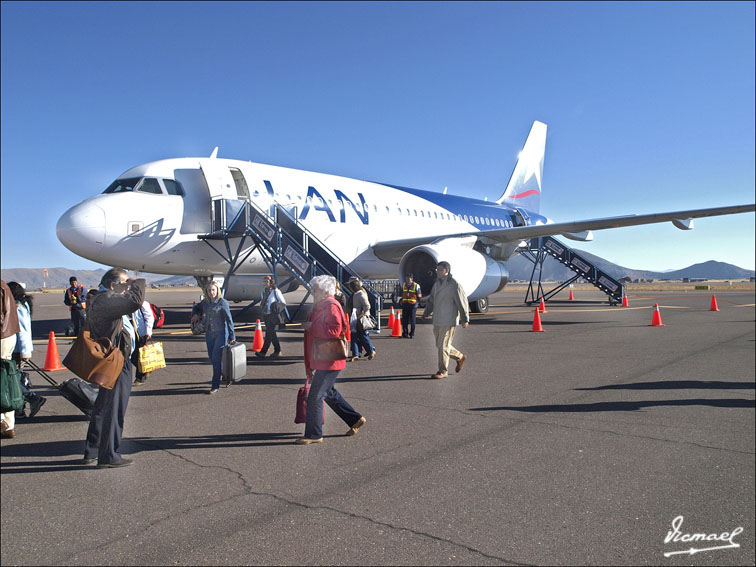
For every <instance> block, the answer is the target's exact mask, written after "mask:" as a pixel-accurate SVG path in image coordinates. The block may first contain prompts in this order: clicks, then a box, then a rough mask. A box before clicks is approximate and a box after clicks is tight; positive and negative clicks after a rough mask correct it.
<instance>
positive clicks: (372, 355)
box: [367, 351, 375, 360]
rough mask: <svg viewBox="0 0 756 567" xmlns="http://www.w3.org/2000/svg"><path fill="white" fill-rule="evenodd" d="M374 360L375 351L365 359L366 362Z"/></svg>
mask: <svg viewBox="0 0 756 567" xmlns="http://www.w3.org/2000/svg"><path fill="white" fill-rule="evenodd" d="M374 358H375V351H373V352H371V353H370V354H369V355H368V357H367V359H368V360H373V359H374Z"/></svg>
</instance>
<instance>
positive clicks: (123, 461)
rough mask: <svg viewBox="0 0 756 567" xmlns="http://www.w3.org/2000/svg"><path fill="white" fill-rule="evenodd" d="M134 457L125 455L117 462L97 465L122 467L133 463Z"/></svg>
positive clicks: (101, 466)
mask: <svg viewBox="0 0 756 567" xmlns="http://www.w3.org/2000/svg"><path fill="white" fill-rule="evenodd" d="M133 462H134V460H133V459H127V458H125V457H121V460H120V461H116V462H115V463H100V464H99V465H97V468H98V469H117V468H120V467H128V466H129V465H130V464H131V463H133Z"/></svg>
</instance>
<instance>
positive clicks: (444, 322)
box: [423, 262, 470, 378]
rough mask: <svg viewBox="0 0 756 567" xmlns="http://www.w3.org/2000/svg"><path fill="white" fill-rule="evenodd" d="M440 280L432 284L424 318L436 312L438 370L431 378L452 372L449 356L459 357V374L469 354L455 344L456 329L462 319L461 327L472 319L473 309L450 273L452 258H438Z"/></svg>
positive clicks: (434, 331) (435, 329)
mask: <svg viewBox="0 0 756 567" xmlns="http://www.w3.org/2000/svg"><path fill="white" fill-rule="evenodd" d="M436 275H437V276H438V280H437V281H436V283H434V284H433V288H432V289H431V292H430V294H429V295H428V299H427V300H426V302H425V311H424V313H423V319H427V318H428V316H429V315H430V314H431V313H432V314H433V336H434V337H435V338H436V348H438V372H436V373H435V374H433V376H431V378H446V377H447V376H448V375H449V359H450V358H453V359H454V360H456V361H457V367H456V368H455V369H454V371H455V372H456V373H457V374H459V372H461V371H462V365H463V364H464V363H465V360H467V357H466V356H465V355H464V354H462V353H461V352H460V351H458V350H457V349H456V348H454V345H452V340H453V339H454V331H455V330H456V329H457V325H458V324H459V322H460V321H461V323H462V328H466V327H467V325H468V323H469V322H470V311H469V307H468V304H467V295H465V290H463V289H462V286H461V285H459V282H457V280H455V279H454V278H452V277H451V266H450V265H449V262H439V263H438V266H437V267H436Z"/></svg>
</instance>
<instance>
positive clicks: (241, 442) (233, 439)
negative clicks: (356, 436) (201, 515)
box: [0, 431, 342, 475]
mask: <svg viewBox="0 0 756 567" xmlns="http://www.w3.org/2000/svg"><path fill="white" fill-rule="evenodd" d="M300 437H302V432H301V431H299V432H291V433H275V432H272V433H245V434H240V435H201V436H196V437H129V438H128V439H124V440H123V447H122V449H121V454H123V455H134V454H138V453H142V452H145V451H165V450H180V449H212V448H222V449H227V448H229V447H276V446H280V445H294V441H296V440H297V439H299V438H300ZM324 437H342V435H325V436H324ZM83 449H84V441H83V440H77V441H51V442H47V443H26V444H16V445H7V446H3V457H41V458H47V459H49V458H50V457H67V456H70V455H76V458H74V459H66V460H65V461H57V462H51V461H49V460H42V461H24V462H18V463H15V462H7V461H4V462H3V463H2V464H1V465H0V475H5V474H22V473H43V472H63V471H80V470H83V469H91V468H95V466H96V465H94V464H93V465H89V466H84V465H81V464H79V462H80V461H81V456H80V454H81V453H82V452H83Z"/></svg>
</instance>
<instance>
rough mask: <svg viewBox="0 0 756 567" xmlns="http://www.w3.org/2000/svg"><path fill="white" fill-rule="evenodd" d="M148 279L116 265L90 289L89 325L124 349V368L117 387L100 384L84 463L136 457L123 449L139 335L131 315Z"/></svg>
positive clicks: (109, 464) (122, 463) (95, 335)
mask: <svg viewBox="0 0 756 567" xmlns="http://www.w3.org/2000/svg"><path fill="white" fill-rule="evenodd" d="M146 286H147V282H146V281H145V280H144V279H141V278H140V279H136V280H135V279H130V278H129V276H128V274H127V273H126V271H125V270H122V269H120V268H112V269H110V270H108V271H107V272H105V275H103V276H102V280H100V287H99V288H98V289H97V291H96V292H94V293H92V292H90V297H89V308H88V309H89V312H88V314H87V326H88V328H89V332H90V334H91V337H92V339H93V340H97V339H99V338H108V339H110V342H111V343H112V344H113V346H114V347H116V348H118V349H120V350H121V352H122V353H123V368H122V369H121V374H120V375H119V376H118V379H117V380H116V383H115V385H114V386H113V389H111V390H108V389H106V388H100V392H99V394H97V399H96V400H95V404H94V408H93V409H92V417H91V418H90V420H89V429H88V430H87V439H86V444H85V447H84V458H83V459H82V460H81V464H83V465H91V464H93V463H94V462H95V459H96V460H97V468H98V469H104V468H116V467H126V466H129V465H130V464H131V463H132V462H133V460H132V459H127V458H126V457H122V456H121V454H120V453H119V450H120V446H121V438H122V436H123V426H124V421H125V419H126V408H127V407H128V405H129V395H131V380H132V370H133V365H132V363H131V358H130V357H131V353H132V352H133V351H134V349H135V348H136V335H135V333H134V327H133V326H132V324H131V320H130V319H131V318H130V317H129V315H131V314H132V313H133V312H134V311H136V310H137V309H139V307H140V306H141V305H142V303H143V302H144V295H145V288H146Z"/></svg>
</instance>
